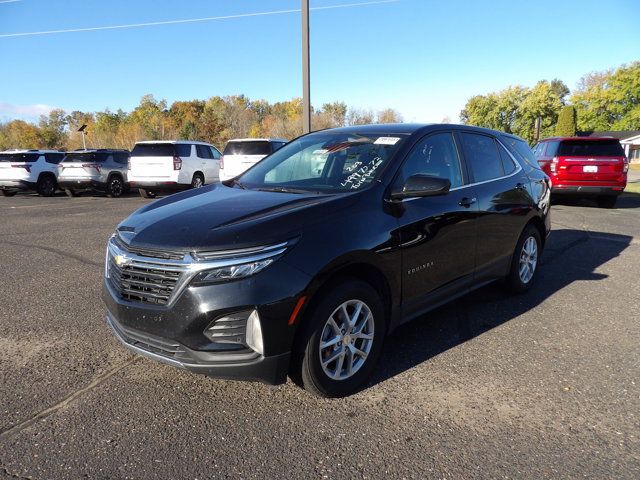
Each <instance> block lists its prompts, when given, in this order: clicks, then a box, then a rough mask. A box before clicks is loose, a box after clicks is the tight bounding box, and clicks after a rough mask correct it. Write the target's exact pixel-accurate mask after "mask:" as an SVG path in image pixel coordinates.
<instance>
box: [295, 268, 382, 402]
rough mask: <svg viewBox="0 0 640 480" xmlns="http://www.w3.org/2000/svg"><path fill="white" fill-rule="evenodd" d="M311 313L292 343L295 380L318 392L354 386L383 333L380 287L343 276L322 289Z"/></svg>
mask: <svg viewBox="0 0 640 480" xmlns="http://www.w3.org/2000/svg"><path fill="white" fill-rule="evenodd" d="M309 314H310V317H309V318H308V321H307V324H306V327H305V331H304V334H303V335H302V337H301V338H300V341H299V342H298V343H297V345H295V346H294V356H293V360H292V370H291V373H292V375H293V376H294V380H295V381H296V382H297V383H299V384H301V385H302V386H303V387H304V388H305V389H306V390H308V391H309V392H311V393H313V394H315V395H318V396H322V397H343V396H345V395H350V394H352V393H354V392H356V391H357V390H358V389H359V388H360V387H361V386H362V385H363V384H364V382H365V381H366V380H367V379H368V378H369V376H370V375H371V373H372V372H373V369H374V368H375V366H376V363H377V361H378V358H379V357H380V352H381V349H382V343H383V340H384V336H385V333H386V328H385V318H384V307H383V304H382V301H381V299H380V297H379V295H378V293H377V292H376V291H375V290H374V289H373V288H372V287H371V286H370V285H369V284H367V283H364V282H362V281H360V280H347V281H344V282H342V283H340V284H339V285H337V286H336V287H335V288H333V289H332V290H330V291H328V292H326V293H325V294H323V296H322V298H320V300H319V302H318V303H317V304H316V305H314V306H313V308H312V311H310V313H309Z"/></svg>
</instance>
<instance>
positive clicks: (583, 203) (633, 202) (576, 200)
mask: <svg viewBox="0 0 640 480" xmlns="http://www.w3.org/2000/svg"><path fill="white" fill-rule="evenodd" d="M552 204H553V205H571V206H577V207H596V208H597V207H598V205H597V203H596V201H595V200H593V199H589V198H580V197H573V196H568V195H567V196H557V197H556V196H554V197H553V198H552ZM629 208H640V194H637V193H632V192H625V193H623V194H622V195H620V197H618V201H617V202H616V206H615V208H613V209H612V210H617V209H629Z"/></svg>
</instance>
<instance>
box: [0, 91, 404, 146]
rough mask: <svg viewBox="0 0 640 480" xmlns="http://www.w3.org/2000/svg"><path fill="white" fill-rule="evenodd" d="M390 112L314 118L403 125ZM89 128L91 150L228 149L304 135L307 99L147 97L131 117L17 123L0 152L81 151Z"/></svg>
mask: <svg viewBox="0 0 640 480" xmlns="http://www.w3.org/2000/svg"><path fill="white" fill-rule="evenodd" d="M401 121H402V117H401V116H400V114H399V113H398V112H397V111H395V110H393V109H391V108H388V109H385V110H381V111H372V110H362V109H356V108H348V107H347V105H346V104H345V103H344V102H333V103H325V104H324V105H322V106H321V107H320V108H318V109H314V111H313V113H312V128H313V129H314V130H318V129H323V128H331V127H339V126H344V125H361V124H366V123H393V122H401ZM82 125H87V128H86V131H87V137H86V141H87V148H124V149H130V148H132V146H133V144H134V143H135V142H137V141H140V140H176V139H180V140H200V141H205V142H209V143H212V144H213V145H216V146H218V147H219V148H222V147H224V145H225V144H226V142H227V140H229V139H230V138H244V137H278V138H286V139H291V138H294V137H297V136H298V135H301V134H302V100H301V99H300V98H294V99H292V100H289V101H283V102H275V103H270V102H268V101H266V100H250V99H249V98H247V97H246V96H244V95H232V96H225V97H220V96H214V97H211V98H209V99H207V100H190V101H176V102H173V103H172V104H171V105H170V106H168V105H167V102H166V101H165V100H157V99H156V98H154V96H153V95H144V96H143V97H142V99H141V100H140V104H139V105H138V106H137V107H135V108H134V109H133V110H132V111H131V112H125V111H123V110H118V111H116V112H112V111H110V110H108V109H107V110H104V111H100V112H81V111H73V112H70V113H67V112H65V111H63V110H60V109H55V110H52V111H51V112H50V113H49V114H48V115H42V116H41V117H40V119H39V121H38V122H37V123H29V122H25V121H23V120H12V121H8V122H5V123H0V150H7V149H12V148H24V149H31V148H51V149H60V150H73V149H76V148H82V136H81V134H80V133H78V129H79V128H80V127H81V126H82Z"/></svg>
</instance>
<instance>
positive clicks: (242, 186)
mask: <svg viewBox="0 0 640 480" xmlns="http://www.w3.org/2000/svg"><path fill="white" fill-rule="evenodd" d="M231 184H232V185H237V186H238V187H240V188H241V189H243V190H246V189H247V187H245V186H244V185H243V184H242V182H241V181H240V180H238V179H237V178H234V179H233V180H231Z"/></svg>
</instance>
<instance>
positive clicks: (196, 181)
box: [191, 173, 204, 188]
mask: <svg viewBox="0 0 640 480" xmlns="http://www.w3.org/2000/svg"><path fill="white" fill-rule="evenodd" d="M200 187H204V176H203V175H202V174H201V173H194V174H193V180H191V188H200Z"/></svg>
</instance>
